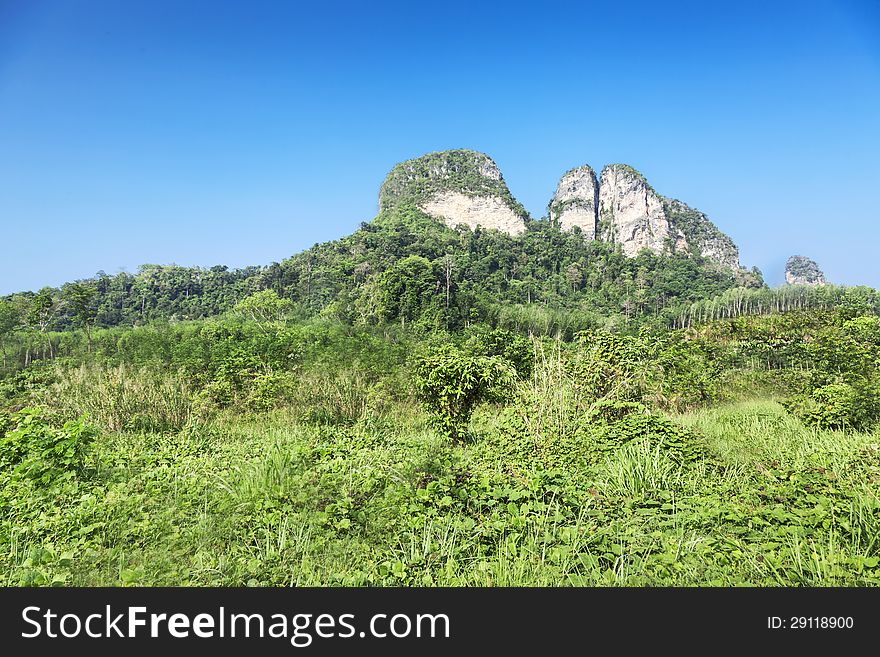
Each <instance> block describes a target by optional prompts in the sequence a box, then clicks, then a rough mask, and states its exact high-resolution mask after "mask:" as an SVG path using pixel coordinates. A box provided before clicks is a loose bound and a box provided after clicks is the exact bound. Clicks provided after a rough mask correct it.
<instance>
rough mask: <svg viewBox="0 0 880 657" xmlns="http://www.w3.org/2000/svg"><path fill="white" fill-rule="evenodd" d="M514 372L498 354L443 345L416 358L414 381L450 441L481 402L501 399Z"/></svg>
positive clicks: (456, 437)
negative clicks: (471, 354) (476, 353)
mask: <svg viewBox="0 0 880 657" xmlns="http://www.w3.org/2000/svg"><path fill="white" fill-rule="evenodd" d="M515 379H516V373H515V371H514V369H513V367H512V366H511V365H510V364H509V363H508V362H507V361H506V360H504V359H503V358H501V357H500V356H470V355H468V354H466V353H464V352H462V351H460V350H459V349H457V348H455V347H453V346H451V345H445V346H443V347H440V348H439V349H436V350H435V351H433V352H432V353H430V354H428V355H426V356H423V357H422V358H420V359H419V361H418V363H417V364H416V369H415V384H416V388H417V390H418V393H419V396H420V398H421V400H422V402H423V403H424V404H425V406H426V407H427V409H428V410H429V411H430V412H431V413H432V414H433V420H434V424H435V425H436V427H437V428H438V429H439V430H440V431H441V432H442V433H443V434H444V435H445V436H447V437H448V438H450V439H451V440H452V441H453V442H457V441H459V440H460V439H461V438H462V437H463V436H464V434H465V433H466V432H467V428H468V424H469V422H470V419H471V415H472V414H473V412H474V408H475V407H476V405H477V404H478V403H480V402H481V401H500V400H502V399H503V398H504V397H506V396H507V395H508V394H509V392H510V391H511V390H512V388H513V384H514V381H515Z"/></svg>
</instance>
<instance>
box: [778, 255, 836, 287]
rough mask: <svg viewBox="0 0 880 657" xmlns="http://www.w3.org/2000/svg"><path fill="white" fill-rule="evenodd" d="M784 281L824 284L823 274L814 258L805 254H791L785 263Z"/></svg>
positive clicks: (791, 283) (793, 283)
mask: <svg viewBox="0 0 880 657" xmlns="http://www.w3.org/2000/svg"><path fill="white" fill-rule="evenodd" d="M785 282H786V283H787V284H788V285H826V284H827V281H826V280H825V274H824V273H823V272H822V270H821V269H819V265H818V264H816V261H815V260H812V259H810V258H807V257H806V256H799V255H794V256H791V257H790V258H789V259H788V261H787V262H786V263H785Z"/></svg>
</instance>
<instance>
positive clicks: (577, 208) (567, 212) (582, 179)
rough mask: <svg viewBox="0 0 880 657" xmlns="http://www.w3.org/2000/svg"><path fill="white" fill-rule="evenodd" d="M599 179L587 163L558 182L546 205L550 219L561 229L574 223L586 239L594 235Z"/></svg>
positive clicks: (570, 227)
mask: <svg viewBox="0 0 880 657" xmlns="http://www.w3.org/2000/svg"><path fill="white" fill-rule="evenodd" d="M598 208H599V181H598V180H596V173H595V172H594V171H593V169H591V168H590V167H589V166H582V167H577V168H576V169H572V170H571V171H569V172H568V173H566V174H565V175H564V176H562V179H561V180H560V181H559V185H557V187H556V193H555V194H553V198H552V199H551V200H550V205H549V206H548V207H547V210H548V213H549V215H550V220H551V221H554V222H556V223H557V224H558V225H559V227H560V228H561V229H562V230H569V229H572V228H574V227H575V226H577V227H578V228H580V229H581V231H582V232H583V234H584V236H585V237H586V238H587V239H590V240H592V239H595V238H596V216H597V212H598Z"/></svg>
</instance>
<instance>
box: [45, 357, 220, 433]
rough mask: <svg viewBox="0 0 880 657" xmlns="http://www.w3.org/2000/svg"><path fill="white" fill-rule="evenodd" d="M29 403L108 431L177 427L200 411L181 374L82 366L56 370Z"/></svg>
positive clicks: (185, 423)
mask: <svg viewBox="0 0 880 657" xmlns="http://www.w3.org/2000/svg"><path fill="white" fill-rule="evenodd" d="M36 394H37V397H36V399H35V401H36V402H37V403H41V404H45V405H46V406H48V407H51V408H52V409H53V410H56V411H57V412H59V413H60V414H62V415H63V416H68V417H76V416H79V415H83V414H84V415H86V416H88V418H89V419H90V420H91V421H92V422H93V423H96V424H98V425H100V426H102V427H104V428H106V429H108V430H110V431H122V430H138V431H177V430H179V429H181V428H183V427H184V426H186V425H187V424H188V423H189V422H191V421H193V420H195V419H198V418H201V417H203V416H204V413H205V412H206V411H205V409H204V408H203V407H200V406H199V404H198V403H197V396H196V390H195V388H194V387H193V385H192V384H191V382H190V381H189V380H188V379H187V378H186V376H185V375H184V374H183V372H174V371H162V370H160V369H158V368H152V367H130V366H126V365H117V366H111V367H101V366H98V365H82V366H80V367H77V368H70V369H64V370H61V371H60V373H59V378H58V381H57V382H55V383H53V384H52V385H51V386H49V387H48V388H45V389H43V390H41V391H39V392H38V393H36Z"/></svg>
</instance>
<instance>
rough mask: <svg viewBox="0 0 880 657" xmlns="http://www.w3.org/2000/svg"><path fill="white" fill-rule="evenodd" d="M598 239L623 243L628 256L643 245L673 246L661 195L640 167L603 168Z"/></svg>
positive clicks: (658, 250) (659, 250) (656, 248)
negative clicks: (638, 168) (652, 186)
mask: <svg viewBox="0 0 880 657" xmlns="http://www.w3.org/2000/svg"><path fill="white" fill-rule="evenodd" d="M598 220H599V221H598V231H597V234H598V235H599V239H604V240H607V241H609V242H617V243H619V244H620V247H621V249H623V252H624V253H625V254H626V255H628V256H635V255H637V254H638V252H639V251H641V250H642V249H649V250H651V251H654V252H655V253H664V252H669V251H670V250H671V247H670V245H669V244H668V240H669V239H670V237H671V233H670V230H669V221H668V220H667V218H666V212H665V211H664V209H663V200H662V198H661V197H660V196H659V195H658V194H657V193H656V192H655V191H654V190H653V189H652V188H651V187H650V185H648V181H647V180H645V177H644V176H643V175H642V174H640V173H639V172H638V171H636V170H635V169H633V168H632V167H630V166H627V165H625V164H611V165H609V166H607V167H605V168H604V169H602V176H601V178H600V179H599V216H598Z"/></svg>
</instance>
